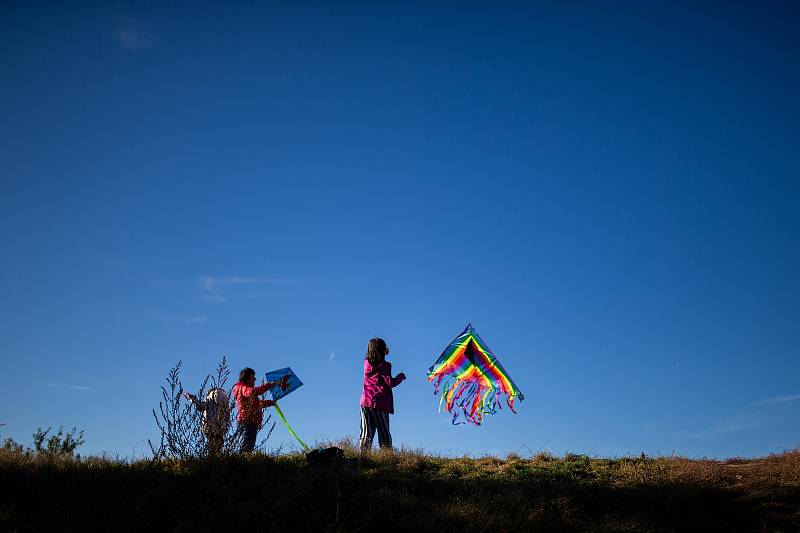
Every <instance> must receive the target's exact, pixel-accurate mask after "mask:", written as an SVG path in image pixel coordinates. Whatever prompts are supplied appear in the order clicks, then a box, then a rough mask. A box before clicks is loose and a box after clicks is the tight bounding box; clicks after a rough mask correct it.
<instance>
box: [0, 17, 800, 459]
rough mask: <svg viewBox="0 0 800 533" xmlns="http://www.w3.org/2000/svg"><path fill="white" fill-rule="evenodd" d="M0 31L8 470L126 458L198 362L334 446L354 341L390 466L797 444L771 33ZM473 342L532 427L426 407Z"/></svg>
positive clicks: (107, 24)
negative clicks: (464, 336)
mask: <svg viewBox="0 0 800 533" xmlns="http://www.w3.org/2000/svg"><path fill="white" fill-rule="evenodd" d="M431 4H435V5H431ZM0 10H2V16H0V29H2V31H0V59H1V60H2V66H3V76H2V81H1V82H0V111H2V113H1V114H2V116H3V120H2V121H0V161H2V164H0V239H1V241H0V242H2V248H1V249H0V254H2V256H1V259H2V260H1V261H0V381H1V384H2V386H1V387H0V401H2V405H4V406H6V407H5V408H4V409H3V410H2V414H1V415H0V417H1V418H2V420H0V423H4V424H6V425H5V426H3V427H2V428H0V430H2V433H1V435H2V436H3V437H6V436H11V437H14V438H16V439H18V440H21V441H24V442H28V443H29V442H30V440H31V439H30V435H31V434H32V433H33V431H34V430H35V429H36V427H38V426H44V427H47V426H58V425H61V424H63V425H65V426H68V427H71V426H73V425H75V426H78V427H81V428H84V429H85V431H86V441H87V443H86V445H85V446H84V447H83V451H84V452H91V453H98V452H101V451H105V452H108V453H112V454H118V455H121V456H138V455H141V454H143V453H144V452H145V440H146V438H147V437H149V436H152V435H153V434H154V431H153V430H154V429H155V426H154V424H153V421H152V417H151V414H150V410H151V409H152V408H153V407H155V406H156V405H157V403H158V399H159V386H160V385H161V382H162V380H163V378H164V376H165V375H166V373H167V371H168V369H169V368H170V367H171V366H172V365H173V364H174V363H175V362H176V361H177V360H178V359H181V360H183V362H184V367H185V369H184V381H185V384H186V385H187V386H191V387H194V386H196V385H197V384H199V382H200V380H201V378H202V376H203V375H205V373H207V372H210V371H211V370H212V369H213V368H214V366H215V364H216V362H217V361H218V360H219V358H220V357H221V356H222V355H223V354H227V356H228V358H229V360H230V362H231V364H232V366H233V367H234V371H238V369H239V368H241V367H243V366H252V367H255V368H256V370H257V371H258V372H259V373H263V372H266V371H268V370H273V369H275V368H280V367H283V366H291V367H292V368H293V369H294V370H295V372H296V373H297V374H298V375H299V376H300V378H301V379H302V380H303V381H304V382H305V386H304V387H303V388H302V389H300V390H298V391H297V392H296V393H294V394H293V395H292V396H290V397H288V398H286V399H285V400H284V402H282V406H283V408H284V411H285V412H286V414H287V416H288V417H289V418H290V420H291V421H292V423H293V426H294V427H295V429H296V430H297V432H298V433H299V434H300V435H301V436H302V437H303V438H304V439H306V440H307V441H312V442H313V441H318V440H324V439H336V438H340V437H343V436H346V435H356V434H357V432H358V423H359V417H358V399H359V394H360V386H361V374H360V372H361V360H362V357H363V353H364V350H365V348H366V344H367V341H368V339H369V338H370V337H372V336H375V335H379V336H382V337H384V338H385V339H386V340H387V342H388V343H389V346H390V347H391V351H392V353H391V355H390V360H391V361H392V362H393V364H394V368H395V370H396V371H403V372H405V373H406V374H407V375H408V376H409V379H408V381H407V382H406V383H404V384H402V385H401V386H400V387H399V388H397V389H395V402H396V406H397V407H396V415H395V416H393V418H392V427H393V434H394V440H395V443H396V444H402V445H405V446H409V447H414V448H424V449H425V450H428V451H432V452H438V453H465V452H467V453H473V454H481V453H492V454H503V453H507V452H512V451H516V452H522V453H527V452H528V451H531V450H543V449H546V450H550V451H552V452H554V453H559V454H561V453H564V452H565V451H572V452H580V453H589V454H593V455H623V454H626V453H634V454H638V453H640V452H641V451H645V452H646V453H651V454H653V453H664V454H669V453H673V451H674V452H675V453H680V454H686V455H690V456H714V457H726V456H734V455H746V456H750V455H762V454H766V453H770V452H773V451H780V450H782V449H786V448H793V447H795V446H796V445H798V443H800V435H798V431H797V428H798V427H799V426H800V424H799V423H800V383H798V378H797V376H798V371H800V362H798V355H800V354H799V353H798V352H799V351H800V350H799V349H800V328H798V321H799V320H800V281H798V275H797V272H798V270H800V231H799V229H800V215H798V209H797V206H798V205H800V184H799V183H798V170H800V162H799V161H800V160H798V158H797V146H798V141H800V138H799V136H798V132H799V129H798V119H800V103H798V102H799V101H798V98H797V94H800V73H798V69H797V63H796V59H797V53H798V45H799V44H800V43H799V42H798V40H799V39H800V37H798V33H797V32H796V31H795V30H796V21H797V20H798V15H800V12H799V11H800V9H799V8H798V6H797V4H794V3H788V2H787V3H785V4H783V3H764V4H760V5H755V4H748V3H727V4H725V7H724V8H720V6H719V5H717V4H713V3H696V4H693V5H691V6H689V5H675V4H671V3H669V4H668V3H664V4H657V3H654V4H648V5H646V6H645V5H641V4H637V3H615V4H613V5H612V4H608V5H606V6H600V5H595V4H590V5H582V4H577V3H576V4H566V3H565V4H563V5H560V6H554V5H552V4H532V5H523V4H521V3H507V4H500V3H491V4H490V3H484V4H479V3H471V4H463V3H462V4H456V3H422V4H419V5H416V6H414V5H411V4H408V3H390V2H382V3H380V5H379V6H376V5H374V3H368V2H364V3H353V4H346V3H336V4H324V3H316V4H308V5H305V6H300V5H299V3H297V2H287V3H282V4H270V5H263V6H260V7H253V6H247V7H245V6H231V5H223V4H217V5H215V4H212V3H206V4H203V5H193V6H191V7H188V6H182V7H178V6H166V5H162V4H161V3H152V4H149V5H148V4H139V3H136V4H134V3H130V4H128V3H116V4H114V5H102V4H86V5H84V6H70V7H65V6H64V5H61V4H55V5H52V6H44V5H41V4H38V5H33V4H30V3H26V2H10V3H8V2H7V3H4V5H3V7H2V8H0ZM468 322H472V323H473V324H474V326H475V327H476V329H477V331H478V332H479V333H480V334H481V336H482V337H483V338H484V339H485V340H486V341H487V342H488V343H489V345H490V346H491V347H492V349H493V350H494V351H495V353H496V354H497V355H498V357H499V358H500V360H501V361H502V363H503V364H504V366H505V367H506V368H507V370H508V371H509V372H510V374H511V375H512V377H513V378H514V379H515V381H516V382H517V384H518V385H519V387H520V388H521V389H522V391H523V392H524V393H525V396H526V399H525V401H524V402H522V403H521V404H520V405H519V409H518V414H517V415H516V416H514V415H512V414H510V413H509V412H508V411H503V412H502V413H501V414H498V415H496V416H493V417H489V418H488V419H487V421H486V423H485V424H484V425H483V426H482V427H480V428H473V427H465V426H452V425H451V424H450V421H449V418H448V417H447V416H446V415H444V414H437V412H436V407H437V404H438V403H437V400H438V398H435V397H434V396H433V395H432V386H431V385H430V384H429V383H427V381H426V380H425V373H426V370H427V368H428V366H429V365H430V364H432V363H433V361H434V360H435V359H436V357H437V356H438V355H439V353H440V352H441V350H442V349H443V348H444V347H445V346H446V345H447V344H448V342H449V341H450V340H451V339H452V338H453V337H454V336H455V335H456V334H458V333H459V332H460V331H461V330H462V329H463V327H464V326H465V325H466V324H467V323H468ZM281 442H284V443H285V444H286V445H291V437H290V436H289V435H288V434H287V432H286V431H285V430H284V429H283V428H276V431H275V434H274V436H273V439H272V441H271V443H272V445H273V446H278V445H279V444H280V443H281Z"/></svg>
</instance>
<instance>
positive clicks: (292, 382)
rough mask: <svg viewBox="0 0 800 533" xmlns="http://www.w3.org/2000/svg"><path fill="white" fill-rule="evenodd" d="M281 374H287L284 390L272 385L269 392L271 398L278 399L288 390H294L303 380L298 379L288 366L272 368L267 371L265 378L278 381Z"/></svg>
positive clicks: (287, 392) (288, 391)
mask: <svg viewBox="0 0 800 533" xmlns="http://www.w3.org/2000/svg"><path fill="white" fill-rule="evenodd" d="M283 376H288V378H287V380H286V385H287V387H286V390H281V388H280V387H277V386H276V387H272V388H271V389H270V390H269V392H270V393H272V399H273V400H280V399H281V398H283V397H284V396H286V395H287V394H289V393H290V392H292V391H294V390H295V389H297V388H298V387H301V386H302V385H303V382H302V381H300V378H298V377H297V376H296V375H295V373H294V372H292V369H291V368H289V367H288V366H287V367H286V368H281V369H280V370H273V371H272V372H267V375H266V376H265V379H266V380H267V381H279V380H280V379H281V378H282V377H283Z"/></svg>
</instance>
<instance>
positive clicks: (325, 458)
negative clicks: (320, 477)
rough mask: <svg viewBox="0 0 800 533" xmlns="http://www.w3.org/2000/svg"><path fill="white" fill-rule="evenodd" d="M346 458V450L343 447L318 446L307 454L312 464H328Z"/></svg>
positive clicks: (307, 458)
mask: <svg viewBox="0 0 800 533" xmlns="http://www.w3.org/2000/svg"><path fill="white" fill-rule="evenodd" d="M342 459H344V451H343V450H342V449H341V448H336V447H333V448H317V449H316V450H311V451H310V452H308V453H307V454H306V460H307V461H308V464H310V465H319V466H328V465H332V464H334V463H337V462H339V461H341V460H342Z"/></svg>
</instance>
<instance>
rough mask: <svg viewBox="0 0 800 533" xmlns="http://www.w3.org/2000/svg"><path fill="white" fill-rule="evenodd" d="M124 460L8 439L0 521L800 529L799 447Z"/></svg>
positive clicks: (127, 525)
mask: <svg viewBox="0 0 800 533" xmlns="http://www.w3.org/2000/svg"><path fill="white" fill-rule="evenodd" d="M339 446H341V447H343V448H344V449H345V452H346V453H345V459H344V460H343V461H340V462H339V463H337V464H335V465H333V466H329V467H316V466H311V465H309V464H308V463H307V462H306V460H305V457H304V456H303V455H301V454H285V455H265V454H262V453H255V454H248V455H244V456H221V457H219V458H216V459H215V458H211V459H208V458H206V459H202V458H201V459H197V458H193V459H186V460H179V459H169V458H161V459H159V460H150V461H146V460H145V461H119V460H111V459H108V458H98V457H89V458H77V457H73V458H69V459H64V458H61V459H56V458H53V457H51V456H50V455H48V454H24V453H20V452H18V451H16V450H14V449H13V448H9V449H5V448H4V449H3V450H0V472H2V476H3V480H4V483H2V484H0V486H2V489H0V490H1V491H2V493H0V502H2V503H0V530H4V531H43V530H59V531H82V530H91V529H93V528H94V527H96V525H97V524H102V525H103V527H104V528H106V529H111V528H113V529H114V530H128V531H130V530H145V529H150V530H153V531H156V530H157V531H209V530H219V531H230V530H238V529H239V528H248V530H249V529H252V528H254V527H255V528H256V529H257V530H271V531H309V530H315V531H369V530H373V529H374V530H381V531H392V530H398V531H401V530H406V531H408V530H412V531H415V532H419V531H439V532H441V531H470V532H478V531H492V532H498V531H604V532H605V531H615V532H622V531H626V532H633V531H636V532H638V531H664V532H666V531H704V532H706V531H726V532H727V531H785V532H790V531H791V532H794V531H800V450H793V451H788V452H784V453H781V454H775V455H770V456H768V457H764V458H759V459H741V458H736V459H731V460H727V461H716V460H693V459H686V458H682V457H656V458H648V457H645V458H641V457H636V458H633V457H622V458H617V459H598V458H590V457H587V456H584V455H573V454H570V455H567V456H565V457H553V456H551V455H549V454H547V453H539V454H536V455H533V456H531V457H520V456H517V455H509V456H508V457H506V458H504V459H499V458H495V457H479V458H470V457H462V458H446V457H437V456H430V455H425V454H422V453H417V452H412V451H399V452H395V453H391V452H378V453H375V454H373V455H370V456H368V457H367V458H366V459H365V460H364V461H361V462H359V460H358V455H357V451H356V449H355V448H354V447H352V446H350V445H349V443H344V444H342V443H339Z"/></svg>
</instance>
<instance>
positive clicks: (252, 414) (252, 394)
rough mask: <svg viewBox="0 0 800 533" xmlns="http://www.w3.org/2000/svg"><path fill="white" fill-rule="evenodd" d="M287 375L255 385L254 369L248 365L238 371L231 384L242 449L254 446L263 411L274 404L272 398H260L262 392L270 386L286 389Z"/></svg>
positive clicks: (252, 448)
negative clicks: (232, 384)
mask: <svg viewBox="0 0 800 533" xmlns="http://www.w3.org/2000/svg"><path fill="white" fill-rule="evenodd" d="M287 386H288V381H287V376H284V377H282V378H281V379H280V380H278V381H266V382H264V383H262V384H261V385H259V386H256V371H255V370H253V369H252V368H250V367H247V368H244V369H242V371H241V372H239V381H238V382H237V383H236V384H235V385H234V386H233V397H234V399H236V420H237V422H238V428H237V431H238V432H239V434H240V435H242V451H243V452H252V451H253V450H254V449H255V447H256V435H257V434H258V432H259V431H260V430H261V424H262V421H263V411H264V409H265V408H267V407H271V406H273V405H275V402H274V401H272V400H262V399H261V398H259V396H261V395H262V394H264V393H265V392H267V391H268V390H270V389H271V388H272V387H280V388H281V389H282V390H286V387H287Z"/></svg>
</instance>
